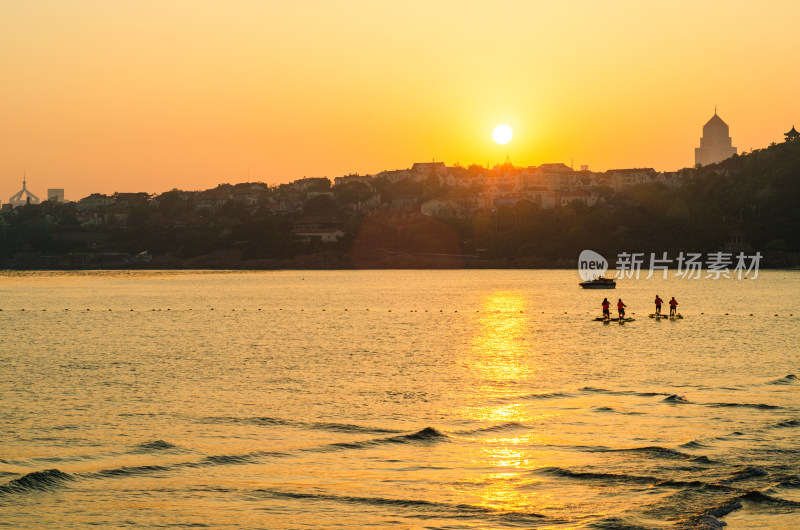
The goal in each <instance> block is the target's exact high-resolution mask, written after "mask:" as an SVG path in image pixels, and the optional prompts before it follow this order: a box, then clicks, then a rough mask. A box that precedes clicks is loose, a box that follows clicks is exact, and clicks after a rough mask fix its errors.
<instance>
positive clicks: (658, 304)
mask: <svg viewBox="0 0 800 530" xmlns="http://www.w3.org/2000/svg"><path fill="white" fill-rule="evenodd" d="M663 302H664V300H662V299H661V298H659V296H658V295H656V315H660V314H661V304H662V303H663Z"/></svg>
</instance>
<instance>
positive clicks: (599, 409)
mask: <svg viewBox="0 0 800 530" xmlns="http://www.w3.org/2000/svg"><path fill="white" fill-rule="evenodd" d="M592 409H593V410H595V411H597V412H613V413H615V414H622V415H624V416H641V415H642V414H645V413H644V412H632V411H623V410H617V409H615V408H612V407H608V406H603V407H592Z"/></svg>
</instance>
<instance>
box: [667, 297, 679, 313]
mask: <svg viewBox="0 0 800 530" xmlns="http://www.w3.org/2000/svg"><path fill="white" fill-rule="evenodd" d="M677 312H678V301H677V300H675V297H674V296H673V297H672V300H670V301H669V316H671V317H674V316H675V314H676V313H677Z"/></svg>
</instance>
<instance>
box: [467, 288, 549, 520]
mask: <svg viewBox="0 0 800 530" xmlns="http://www.w3.org/2000/svg"><path fill="white" fill-rule="evenodd" d="M527 306H528V300H527V299H526V298H524V297H523V296H521V295H519V294H516V293H513V292H496V293H493V294H491V295H489V296H487V297H486V299H485V300H484V302H483V305H482V307H481V311H480V313H479V317H478V319H477V321H476V325H475V329H476V331H475V334H474V337H473V339H472V343H471V349H470V351H469V353H468V358H467V359H466V364H467V367H468V369H469V370H470V371H471V372H472V373H473V375H474V377H475V379H476V385H475V387H474V389H473V392H474V395H473V400H471V401H472V406H468V407H465V408H464V409H462V410H461V411H460V413H461V414H462V415H463V416H465V417H466V418H468V419H470V420H473V421H478V422H481V423H485V424H486V427H485V429H484V430H483V431H481V432H480V433H476V434H475V435H472V436H470V441H471V442H472V443H471V447H472V448H473V449H472V454H470V455H465V457H466V458H467V459H469V460H470V461H471V462H472V464H473V465H475V466H476V467H478V468H480V469H482V470H484V469H488V471H485V472H482V473H481V474H480V475H479V476H477V477H476V478H475V482H474V483H473V488H472V489H471V494H472V495H475V496H477V499H476V501H477V503H478V504H479V505H481V506H485V507H487V508H492V509H498V510H504V511H514V512H531V511H541V510H546V509H551V508H553V507H555V506H556V505H557V504H559V503H558V502H557V500H556V499H554V498H553V496H552V495H551V494H549V493H547V492H543V491H537V489H536V487H535V485H536V484H537V483H539V482H540V480H539V479H538V478H536V477H534V476H532V475H531V474H530V470H532V469H536V468H539V467H544V466H549V465H552V464H551V463H550V462H545V461H543V460H542V455H543V453H542V452H541V451H539V452H536V451H535V450H532V449H533V448H536V447H537V446H539V447H540V446H541V445H540V444H541V443H542V440H541V439H540V438H541V436H542V434H540V433H537V431H536V430H532V429H530V426H532V425H536V424H537V423H541V422H542V420H543V419H544V418H546V417H550V416H552V415H553V412H552V411H547V412H544V411H537V410H535V409H532V407H531V404H530V403H526V402H520V400H519V398H520V396H522V395H524V394H526V393H530V392H531V390H532V389H535V388H536V384H535V379H536V376H537V374H539V373H540V371H541V369H542V366H541V364H540V362H539V357H538V354H539V352H538V350H537V348H536V344H535V343H534V342H532V340H531V338H532V337H533V334H532V333H531V329H530V328H531V321H530V317H529V312H528V307H527Z"/></svg>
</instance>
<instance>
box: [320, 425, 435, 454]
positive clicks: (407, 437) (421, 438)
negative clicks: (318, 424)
mask: <svg viewBox="0 0 800 530" xmlns="http://www.w3.org/2000/svg"><path fill="white" fill-rule="evenodd" d="M447 438H448V436H447V435H446V434H443V433H441V432H439V431H437V430H436V429H434V428H433V427H425V428H424V429H422V430H421V431H417V432H415V433H412V434H404V435H402V436H389V437H387V438H374V439H372V440H362V441H360V442H336V443H332V444H328V445H324V446H322V447H313V448H310V449H306V450H307V451H321V452H324V451H335V450H340V449H366V448H368V447H374V446H377V445H384V444H406V443H415V442H423V443H431V442H438V441H442V440H446V439H447Z"/></svg>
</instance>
